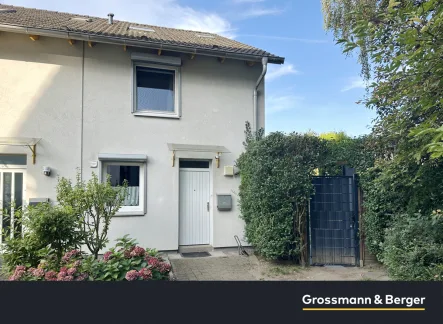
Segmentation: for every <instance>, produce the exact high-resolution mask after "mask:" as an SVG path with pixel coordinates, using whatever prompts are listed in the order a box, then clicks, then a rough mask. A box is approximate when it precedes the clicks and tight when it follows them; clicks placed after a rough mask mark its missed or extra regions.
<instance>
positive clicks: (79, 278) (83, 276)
mask: <svg viewBox="0 0 443 324" xmlns="http://www.w3.org/2000/svg"><path fill="white" fill-rule="evenodd" d="M87 278H88V274H87V273H81V274H80V275H78V276H77V278H75V281H85V280H86V279H87Z"/></svg>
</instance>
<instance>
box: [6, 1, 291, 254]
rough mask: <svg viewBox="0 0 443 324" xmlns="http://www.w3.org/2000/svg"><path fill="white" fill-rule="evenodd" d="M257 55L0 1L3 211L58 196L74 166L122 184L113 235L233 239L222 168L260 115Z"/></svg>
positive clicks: (182, 240) (227, 179)
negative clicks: (125, 193) (125, 189)
mask: <svg viewBox="0 0 443 324" xmlns="http://www.w3.org/2000/svg"><path fill="white" fill-rule="evenodd" d="M116 18H117V17H116ZM268 63H275V64H282V63H284V58H282V57H278V56H275V55H272V54H270V53H268V52H266V51H263V50H260V49H257V48H254V47H252V46H248V45H245V44H242V43H239V42H237V41H235V40H232V39H228V38H225V37H222V36H219V35H215V34H209V33H202V32H196V31H185V30H178V29H171V28H164V27H156V26H147V25H141V24H136V23H130V22H124V21H118V20H116V19H114V17H113V15H112V14H110V15H109V17H107V18H96V17H86V16H79V15H74V14H68V13H60V12H51V11H45V10H38V9H28V8H22V7H13V6H8V5H0V144H1V145H0V209H2V208H9V206H10V202H11V201H15V202H16V204H17V205H21V204H28V203H29V202H30V201H31V202H32V201H39V200H47V199H49V201H51V202H55V200H56V193H55V186H56V184H57V178H58V177H59V176H60V177H68V178H71V179H74V178H75V175H76V170H77V168H79V169H80V170H81V174H82V177H83V179H85V180H87V179H88V178H90V177H91V174H92V172H95V173H97V174H99V175H100V177H101V178H103V177H104V176H105V175H106V173H109V174H111V175H112V181H113V182H114V183H119V182H121V181H123V179H127V180H128V181H129V186H130V195H129V197H128V199H127V200H126V201H125V206H123V207H122V208H121V210H120V212H119V213H118V215H117V216H116V217H115V218H114V219H113V221H112V224H111V228H110V240H111V242H113V240H114V239H116V238H117V237H121V236H123V235H124V234H129V235H130V236H131V237H133V238H135V239H137V240H138V242H139V243H140V244H142V245H143V246H149V247H152V248H157V249H159V250H177V249H178V248H179V246H182V245H209V246H211V247H227V246H235V245H236V241H235V239H234V235H238V236H239V237H240V238H242V237H243V221H242V220H241V219H240V218H239V209H238V203H237V198H238V195H237V194H238V185H239V181H240V179H239V176H238V175H236V174H235V173H236V172H235V170H233V169H232V166H233V165H234V163H235V160H236V159H237V157H238V156H239V154H240V153H241V152H242V149H243V145H242V142H243V140H244V129H245V122H246V121H249V122H250V123H251V124H252V125H253V128H257V127H258V128H260V127H263V126H264V110H265V107H264V76H265V74H266V68H267V64H268ZM219 200H220V201H219ZM222 200H223V202H221V201H222ZM230 200H232V201H231V202H230ZM218 203H220V204H221V205H218ZM1 224H2V226H3V227H4V226H8V224H7V223H6V221H5V219H3V221H2V223H1Z"/></svg>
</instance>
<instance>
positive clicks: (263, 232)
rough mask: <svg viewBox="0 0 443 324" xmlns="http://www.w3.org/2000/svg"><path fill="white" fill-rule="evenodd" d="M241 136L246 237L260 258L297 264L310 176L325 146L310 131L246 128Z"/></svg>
mask: <svg viewBox="0 0 443 324" xmlns="http://www.w3.org/2000/svg"><path fill="white" fill-rule="evenodd" d="M246 135H247V136H246V142H245V147H246V151H245V152H244V153H243V154H241V156H240V157H239V159H238V160H237V166H238V167H239V169H240V172H241V184H240V192H239V196H240V210H241V215H242V218H243V219H244V220H245V223H246V226H245V235H246V238H247V240H248V242H250V243H252V245H253V246H254V248H255V249H256V251H257V252H259V253H260V254H261V255H263V256H264V257H267V258H271V259H277V258H292V259H297V260H300V259H302V262H303V261H305V257H306V255H304V252H303V251H304V248H305V237H304V231H305V227H306V223H305V219H306V213H307V205H308V200H309V197H310V195H311V194H313V185H312V180H311V179H312V174H313V171H314V169H315V168H316V167H317V165H318V163H319V159H320V158H321V157H322V156H323V154H322V151H324V149H325V146H324V144H323V142H322V140H320V139H319V138H318V137H316V136H312V135H301V134H296V133H292V134H290V135H285V134H283V133H280V132H276V133H272V134H270V135H268V136H266V137H262V136H257V137H255V136H253V135H252V134H251V132H250V129H249V128H247V131H246Z"/></svg>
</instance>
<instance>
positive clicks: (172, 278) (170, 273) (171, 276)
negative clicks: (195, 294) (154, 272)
mask: <svg viewBox="0 0 443 324" xmlns="http://www.w3.org/2000/svg"><path fill="white" fill-rule="evenodd" d="M160 255H161V257H162V258H163V260H164V261H163V262H165V263H167V264H169V266H170V267H171V271H169V281H176V280H177V279H176V278H175V274H174V271H172V264H171V261H169V258H168V255H167V254H166V253H164V254H163V253H162V254H160Z"/></svg>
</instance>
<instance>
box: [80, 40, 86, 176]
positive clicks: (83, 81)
mask: <svg viewBox="0 0 443 324" xmlns="http://www.w3.org/2000/svg"><path fill="white" fill-rule="evenodd" d="M82 47H83V48H82V87H81V117H80V121H81V123H80V180H83V116H84V103H85V42H82Z"/></svg>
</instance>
